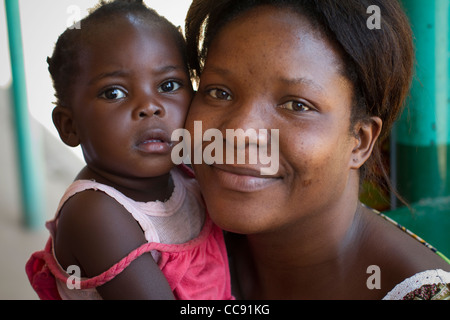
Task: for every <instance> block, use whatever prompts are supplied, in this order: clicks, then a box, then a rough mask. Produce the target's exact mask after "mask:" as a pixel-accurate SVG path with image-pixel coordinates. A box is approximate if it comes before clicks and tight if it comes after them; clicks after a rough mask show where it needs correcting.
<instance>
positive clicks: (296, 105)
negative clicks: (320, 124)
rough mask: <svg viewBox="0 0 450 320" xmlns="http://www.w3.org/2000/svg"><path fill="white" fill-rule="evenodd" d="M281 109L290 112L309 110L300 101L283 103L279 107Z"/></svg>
mask: <svg viewBox="0 0 450 320" xmlns="http://www.w3.org/2000/svg"><path fill="white" fill-rule="evenodd" d="M281 107H282V108H285V109H287V110H291V111H309V110H311V108H310V107H308V106H307V105H306V104H304V103H303V102H300V101H288V102H286V103H283V104H282V105H281Z"/></svg>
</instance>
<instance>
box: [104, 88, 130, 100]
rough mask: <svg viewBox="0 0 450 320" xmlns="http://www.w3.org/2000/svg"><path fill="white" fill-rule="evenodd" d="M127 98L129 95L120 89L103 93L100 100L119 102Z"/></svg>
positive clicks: (111, 89) (112, 89)
mask: <svg viewBox="0 0 450 320" xmlns="http://www.w3.org/2000/svg"><path fill="white" fill-rule="evenodd" d="M126 96H127V94H126V93H125V92H124V91H123V90H121V89H119V88H110V89H106V90H105V91H103V92H102V94H101V95H100V98H104V99H107V100H117V99H122V98H125V97H126Z"/></svg>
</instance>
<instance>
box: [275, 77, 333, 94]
mask: <svg viewBox="0 0 450 320" xmlns="http://www.w3.org/2000/svg"><path fill="white" fill-rule="evenodd" d="M279 81H280V82H282V83H283V84H284V85H291V86H292V85H299V84H300V85H303V84H306V85H308V86H310V87H313V89H315V90H316V91H319V92H324V91H325V89H324V88H323V87H322V86H321V85H320V84H318V83H317V82H315V81H314V80H312V79H309V78H305V77H299V78H285V77H280V78H279Z"/></svg>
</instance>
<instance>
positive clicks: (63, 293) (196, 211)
mask: <svg viewBox="0 0 450 320" xmlns="http://www.w3.org/2000/svg"><path fill="white" fill-rule="evenodd" d="M171 174H172V178H173V180H174V185H175V188H174V192H173V194H172V196H171V198H170V199H169V200H168V201H167V202H164V203H163V202H159V201H156V202H147V203H143V202H136V201H134V200H132V199H130V198H127V197H126V196H124V195H123V194H121V193H120V192H118V191H117V190H115V189H114V188H111V187H109V186H106V185H102V184H99V183H96V182H94V181H87V180H78V181H75V182H74V183H73V184H72V185H71V186H70V187H69V188H68V189H67V191H66V193H65V194H64V196H63V197H62V199H61V202H60V205H59V207H58V210H57V213H56V215H55V218H54V219H53V220H51V221H49V222H47V228H48V229H49V230H50V234H51V236H50V238H49V240H48V242H47V244H46V247H45V249H44V250H41V251H38V252H35V253H33V255H32V256H31V257H30V259H29V260H28V262H27V265H26V272H27V275H28V278H29V280H30V283H31V285H32V287H33V289H34V290H35V291H36V292H37V294H38V296H39V298H41V299H101V296H100V295H99V294H98V292H97V290H96V287H98V286H101V285H102V284H104V283H106V282H108V281H110V280H111V279H113V278H114V277H115V276H117V275H118V274H119V273H120V272H122V271H123V270H124V269H125V268H126V267H127V266H128V265H129V264H130V263H132V262H133V260H135V259H136V258H138V257H139V256H141V255H142V254H144V253H147V252H151V253H152V255H153V257H154V259H155V260H156V261H157V263H158V266H159V267H160V269H161V271H162V272H163V274H164V275H165V277H166V279H167V281H168V283H169V285H170V287H171V288H172V291H173V293H174V296H175V298H176V299H180V300H199V299H202V300H228V299H233V297H232V295H231V285H230V273H229V268H228V258H227V253H226V248H225V243H224V239H223V234H222V230H220V229H219V228H218V227H217V226H216V225H215V224H214V223H213V222H212V221H211V220H210V219H209V216H208V214H206V215H205V213H204V212H205V210H204V206H203V202H202V200H201V196H200V193H199V189H198V186H197V184H196V181H195V179H194V178H193V173H192V171H191V170H190V169H189V168H187V167H186V166H179V167H177V168H175V169H174V170H172V172H171ZM88 189H94V190H100V191H102V192H104V193H106V194H107V195H109V196H111V197H112V198H114V199H115V200H116V201H117V202H119V203H120V204H122V205H123V206H124V207H125V209H127V211H128V212H130V214H132V215H133V217H134V218H135V219H136V221H137V222H138V223H139V224H140V226H141V228H142V229H143V231H144V235H145V238H146V239H147V241H148V242H147V243H145V244H143V245H142V246H141V247H139V248H136V249H135V250H133V251H132V252H130V253H129V254H128V255H127V256H126V257H124V258H123V259H122V260H121V261H119V262H117V263H116V264H115V265H113V266H112V267H111V268H110V269H108V270H106V271H105V272H103V273H102V274H100V275H98V276H96V277H93V278H89V279H86V278H82V279H80V282H79V286H80V289H76V288H75V289H71V288H69V286H67V284H66V283H67V280H68V279H69V281H71V280H70V279H71V276H70V275H69V274H68V273H66V271H65V270H63V269H62V267H61V266H60V265H59V263H58V261H57V260H56V258H55V255H54V252H53V239H54V236H55V234H56V230H57V221H58V216H59V211H60V209H61V207H62V206H63V204H64V203H65V202H66V201H67V200H68V199H69V198H70V197H71V196H73V195H74V194H76V193H78V192H82V191H84V190H88ZM187 221H188V222H187ZM163 226H166V228H163ZM167 230H169V231H170V230H174V231H173V232H167ZM71 287H72V288H73V286H71Z"/></svg>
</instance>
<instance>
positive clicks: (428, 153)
mask: <svg viewBox="0 0 450 320" xmlns="http://www.w3.org/2000/svg"><path fill="white" fill-rule="evenodd" d="M402 3H403V7H404V8H405V11H406V13H407V15H408V17H409V19H410V22H411V25H412V29H413V32H414V35H415V46H416V58H417V64H416V70H415V71H416V72H415V79H414V82H413V86H412V91H411V98H410V99H409V101H408V104H407V108H406V110H405V112H404V113H403V115H402V117H401V118H400V119H399V121H398V122H397V124H396V127H395V130H396V132H395V133H396V143H395V146H396V150H395V153H396V157H397V161H396V162H397V166H396V168H395V169H396V172H397V177H396V178H397V179H396V180H397V187H398V189H399V191H400V194H402V195H403V196H404V197H405V198H406V199H407V200H408V201H410V202H411V203H414V202H418V201H420V200H422V199H426V198H436V197H443V196H450V171H449V170H450V28H449V20H450V19H449V18H450V0H429V1H424V0H403V1H402Z"/></svg>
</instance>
